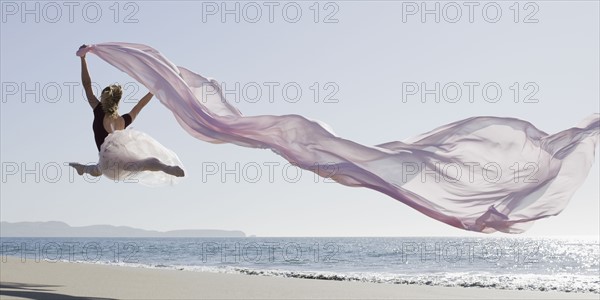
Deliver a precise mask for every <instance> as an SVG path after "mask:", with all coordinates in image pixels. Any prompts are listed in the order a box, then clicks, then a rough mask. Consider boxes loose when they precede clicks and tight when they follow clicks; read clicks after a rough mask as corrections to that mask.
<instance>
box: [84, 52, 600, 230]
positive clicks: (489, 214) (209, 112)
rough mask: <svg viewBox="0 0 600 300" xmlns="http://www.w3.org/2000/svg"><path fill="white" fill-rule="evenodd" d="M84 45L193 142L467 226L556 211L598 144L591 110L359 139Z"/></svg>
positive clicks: (152, 57)
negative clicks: (577, 117)
mask: <svg viewBox="0 0 600 300" xmlns="http://www.w3.org/2000/svg"><path fill="white" fill-rule="evenodd" d="M86 52H90V53H93V54H95V55H97V56H98V57H100V58H101V59H103V60H105V61H106V62H108V63H109V64H111V65H113V66H115V67H116V68H117V69H119V70H121V71H123V72H125V73H127V74H129V75H130V76H131V77H133V78H134V79H136V80H137V81H139V82H140V83H141V84H143V85H144V86H146V87H147V88H148V89H149V90H150V91H151V92H152V93H154V95H156V97H157V98H158V99H159V100H160V101H161V102H162V103H163V104H164V105H165V106H166V107H167V108H168V109H170V110H171V111H172V112H173V114H174V115H175V118H176V119H177V121H178V122H179V124H180V125H181V126H182V127H183V128H184V129H185V130H186V131H187V132H188V133H189V134H190V135H192V136H194V137H196V138H198V139H200V140H203V141H207V142H211V143H232V144H236V145H240V146H244V147H253V148H266V149H271V150H273V151H274V152H275V153H277V154H279V155H281V156H282V157H284V158H285V159H286V160H288V161H290V162H291V163H293V164H295V165H297V166H299V167H301V168H303V169H306V170H310V171H313V172H315V173H317V174H319V175H321V176H324V177H329V178H332V179H333V180H335V181H337V182H338V183H341V184H343V185H347V186H354V187H367V188H370V189H373V190H377V191H379V192H382V193H384V194H387V195H389V196H390V197H393V198H394V199H396V200H398V201H401V202H403V203H404V204H406V205H409V206H410V207H412V208H414V209H416V210H418V211H420V212H421V213H423V214H425V215H427V216H429V217H431V218H434V219H436V220H439V221H441V222H444V223H446V224H449V225H451V226H455V227H458V228H461V229H466V230H472V231H480V232H486V233H490V232H494V231H503V232H510V233H519V232H523V231H525V230H526V229H527V228H528V227H529V226H530V225H531V223H532V221H534V220H537V219H540V218H544V217H548V216H553V215H557V214H558V213H560V212H561V211H562V210H563V209H564V208H565V206H566V205H567V203H568V202H569V200H570V198H571V196H572V195H573V193H574V192H575V190H576V189H577V188H578V187H579V186H580V185H581V184H582V183H583V181H584V180H585V178H586V177H587V174H588V172H589V169H590V168H591V166H592V163H593V160H594V154H595V147H596V144H597V142H598V133H599V126H600V121H599V115H598V114H594V115H592V116H590V117H589V118H587V119H585V120H584V121H583V122H581V124H579V125H578V126H577V127H573V128H570V129H567V130H564V131H561V132H559V133H556V134H553V135H548V134H546V133H544V132H542V131H540V130H538V129H537V128H535V127H534V126H533V125H531V124H530V123H528V122H526V121H522V120H518V119H512V118H497V117H474V118H469V119H466V120H462V121H458V122H455V123H451V124H448V125H445V126H442V127H440V128H437V129H435V130H433V131H431V132H428V133H426V134H423V135H420V136H417V137H415V138H412V139H410V140H407V141H404V142H400V141H393V142H389V143H385V144H381V145H376V146H365V145H361V144H358V143H355V142H353V141H350V140H346V139H343V138H340V137H338V136H336V135H334V134H333V132H332V131H331V130H329V129H328V126H327V125H325V124H324V123H321V122H318V121H314V120H310V119H308V118H305V117H303V116H300V115H283V116H271V115H260V116H243V115H242V114H241V113H240V112H239V111H238V110H237V109H236V108H235V107H233V106H232V105H231V104H229V103H228V102H227V101H226V100H225V98H224V97H223V94H222V92H221V89H220V86H219V84H218V83H217V82H216V81H214V80H211V79H208V78H205V77H203V76H201V75H198V74H195V73H193V72H191V71H189V70H187V69H185V68H183V67H178V66H176V65H174V64H173V63H171V62H170V61H169V60H168V59H167V58H165V57H164V56H163V55H162V54H160V53H159V52H158V51H156V50H155V49H153V48H151V47H148V46H145V45H140V44H130V43H103V44H96V45H92V46H90V47H87V48H84V49H82V50H80V51H78V52H77V54H78V55H83V53H86ZM365 117H366V118H368V116H365ZM399 125H401V124H399Z"/></svg>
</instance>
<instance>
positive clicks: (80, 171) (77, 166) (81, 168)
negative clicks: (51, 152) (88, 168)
mask: <svg viewBox="0 0 600 300" xmlns="http://www.w3.org/2000/svg"><path fill="white" fill-rule="evenodd" d="M69 166H71V167H73V168H75V170H77V174H79V175H83V171H84V170H85V165H82V164H78V163H69Z"/></svg>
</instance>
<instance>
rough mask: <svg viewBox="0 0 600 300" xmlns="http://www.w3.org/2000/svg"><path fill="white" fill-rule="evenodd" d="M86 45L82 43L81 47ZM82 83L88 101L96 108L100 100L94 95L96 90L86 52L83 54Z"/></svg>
mask: <svg viewBox="0 0 600 300" xmlns="http://www.w3.org/2000/svg"><path fill="white" fill-rule="evenodd" d="M84 47H87V45H82V46H81V47H79V49H81V48H84ZM81 83H82V84H83V89H84V90H85V96H86V97H87V100H88V103H89V104H90V106H91V107H92V109H94V108H96V106H97V105H98V103H100V101H98V98H96V96H94V91H93V90H92V79H91V78H90V73H89V72H88V68H87V62H86V61H85V54H84V55H83V56H81Z"/></svg>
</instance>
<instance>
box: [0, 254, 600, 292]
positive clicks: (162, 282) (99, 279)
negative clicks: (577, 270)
mask: <svg viewBox="0 0 600 300" xmlns="http://www.w3.org/2000/svg"><path fill="white" fill-rule="evenodd" d="M0 282H1V283H0V298H2V299H463V298H466V299H482V298H483V299H598V295H597V294H577V293H556V292H531V291H508V290H494V289H484V288H463V287H456V288H451V287H432V286H417V285H415V286H408V285H394V284H377V283H362V282H340V281H327V280H314V279H296V278H279V277H265V276H251V275H237V274H220V273H204V272H192V271H178V270H161V269H147V268H136V267H122V266H110V265H96V264H81V263H67V262H47V261H42V262H35V261H33V260H29V261H27V262H25V263H23V262H21V261H20V259H19V258H15V257H8V258H7V259H6V261H2V262H1V263H0Z"/></svg>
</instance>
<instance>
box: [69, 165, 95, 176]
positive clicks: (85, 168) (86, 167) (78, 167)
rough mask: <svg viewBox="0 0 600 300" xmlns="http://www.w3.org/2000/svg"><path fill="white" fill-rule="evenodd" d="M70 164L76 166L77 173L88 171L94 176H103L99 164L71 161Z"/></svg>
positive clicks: (81, 173)
mask: <svg viewBox="0 0 600 300" xmlns="http://www.w3.org/2000/svg"><path fill="white" fill-rule="evenodd" d="M69 166H71V167H73V168H75V170H77V174H79V175H83V174H86V173H87V174H90V175H92V176H94V177H98V176H102V171H100V168H99V167H98V165H82V164H79V163H69Z"/></svg>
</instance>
